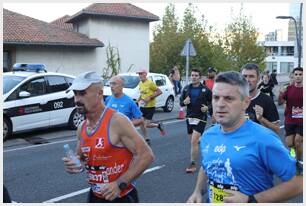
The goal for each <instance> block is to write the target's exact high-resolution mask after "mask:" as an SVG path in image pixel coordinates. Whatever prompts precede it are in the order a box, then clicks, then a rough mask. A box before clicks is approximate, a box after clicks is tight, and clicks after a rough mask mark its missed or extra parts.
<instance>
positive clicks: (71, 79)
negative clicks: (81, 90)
mask: <svg viewBox="0 0 306 206" xmlns="http://www.w3.org/2000/svg"><path fill="white" fill-rule="evenodd" d="M65 80H66V82H67V83H68V85H69V87H70V86H71V85H72V82H73V78H70V77H65Z"/></svg>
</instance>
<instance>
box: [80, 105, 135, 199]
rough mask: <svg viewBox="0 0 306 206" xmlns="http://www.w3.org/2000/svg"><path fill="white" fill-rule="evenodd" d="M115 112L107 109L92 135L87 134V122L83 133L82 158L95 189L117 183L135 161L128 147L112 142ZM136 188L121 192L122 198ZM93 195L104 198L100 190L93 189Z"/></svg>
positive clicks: (89, 180) (131, 187)
mask: <svg viewBox="0 0 306 206" xmlns="http://www.w3.org/2000/svg"><path fill="white" fill-rule="evenodd" d="M114 112H115V110H113V109H110V108H105V111H104V114H102V117H101V119H100V120H99V121H100V122H99V126H98V128H97V129H96V131H95V132H94V133H93V134H92V135H90V136H89V135H88V134H87V133H86V124H85V122H84V123H83V125H82V131H81V140H80V147H81V156H82V159H83V160H84V161H85V168H86V171H87V175H88V183H89V184H90V185H91V186H92V189H93V188H97V187H96V184H103V183H107V182H114V181H116V180H117V179H118V178H119V177H120V176H121V175H122V174H124V173H125V172H126V171H127V170H128V168H129V165H130V163H131V161H132V159H133V155H132V153H131V152H130V151H129V150H128V149H127V148H126V147H118V146H115V145H112V143H111V142H110V136H109V132H110V131H109V130H110V120H111V118H112V115H113V113H114ZM133 188H134V186H133V185H132V184H129V185H128V187H127V188H126V189H124V190H122V191H121V193H120V197H123V196H125V195H126V194H128V193H129V192H130V191H131V190H132V189H133ZM93 194H94V195H95V196H97V197H99V198H104V197H103V196H102V194H101V193H99V189H98V190H95V189H93Z"/></svg>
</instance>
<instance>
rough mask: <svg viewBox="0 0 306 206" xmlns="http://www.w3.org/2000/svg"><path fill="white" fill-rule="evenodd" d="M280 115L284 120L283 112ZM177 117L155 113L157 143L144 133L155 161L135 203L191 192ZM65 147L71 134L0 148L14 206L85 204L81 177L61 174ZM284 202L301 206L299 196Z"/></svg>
mask: <svg viewBox="0 0 306 206" xmlns="http://www.w3.org/2000/svg"><path fill="white" fill-rule="evenodd" d="M279 112H280V114H283V110H282V109H280V110H279ZM177 115H178V107H176V108H175V111H173V112H171V113H163V112H161V111H158V112H157V113H156V115H155V119H157V120H162V119H163V120H166V119H168V120H167V121H165V127H166V130H167V134H166V136H165V137H161V136H160V135H159V131H158V130H157V129H150V130H149V132H150V136H151V138H152V149H153V152H154V154H155V156H156V159H155V161H154V162H153V164H152V165H151V166H150V168H149V169H148V170H146V172H145V173H144V174H143V175H142V176H141V177H140V178H139V179H138V180H137V189H138V192H139V197H140V202H144V203H161V202H164V203H184V202H186V200H187V198H188V197H189V195H190V194H191V192H192V191H193V188H194V185H195V182H196V177H197V174H186V173H185V167H186V166H187V165H188V163H189V150H190V143H189V140H188V137H187V133H186V126H185V120H177V119H176V117H177ZM281 117H282V115H281ZM282 137H283V136H282ZM36 143H38V144H36ZM41 143H44V144H41ZM65 143H69V144H70V146H71V147H75V143H76V141H75V132H74V131H71V130H66V128H63V127H59V128H53V129H49V130H42V131H38V132H31V133H24V134H19V135H16V136H15V138H14V139H12V140H9V141H6V142H5V143H4V151H3V171H4V184H5V185H6V186H7V188H8V190H9V192H10V194H11V196H12V199H13V200H14V201H16V202H25V203H41V202H67V203H68V202H69V203H76V202H86V191H87V188H88V184H87V183H86V181H85V179H86V175H85V173H82V174H78V175H70V174H68V173H66V172H65V171H64V166H63V163H62V161H61V158H62V156H63V155H64V152H63V145H64V144H65ZM275 182H278V180H277V179H276V180H275ZM289 202H303V199H302V195H300V196H298V197H297V198H294V199H292V200H290V201H289Z"/></svg>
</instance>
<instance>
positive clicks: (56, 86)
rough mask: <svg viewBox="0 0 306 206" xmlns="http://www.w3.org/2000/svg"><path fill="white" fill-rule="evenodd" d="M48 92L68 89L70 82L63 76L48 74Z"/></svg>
mask: <svg viewBox="0 0 306 206" xmlns="http://www.w3.org/2000/svg"><path fill="white" fill-rule="evenodd" d="M46 78H47V81H48V93H53V92H61V91H65V90H66V89H68V87H69V84H68V83H67V82H66V80H65V77H63V76H47V77H46Z"/></svg>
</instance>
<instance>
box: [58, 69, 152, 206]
mask: <svg viewBox="0 0 306 206" xmlns="http://www.w3.org/2000/svg"><path fill="white" fill-rule="evenodd" d="M68 90H73V92H74V95H75V96H74V100H75V103H76V105H77V109H78V110H79V112H80V113H83V114H85V115H86V120H84V121H83V122H82V123H81V124H80V126H79V127H78V130H77V138H78V139H77V148H76V151H77V154H78V157H81V160H82V162H83V164H84V166H85V169H86V171H87V180H88V183H89V184H90V186H91V188H90V191H89V195H88V200H87V201H88V202H93V203H97V202H101V203H107V202H114V203H119V202H127V203H133V202H139V200H138V195H137V190H136V188H135V182H134V181H135V179H136V178H137V177H139V176H140V175H141V174H142V173H143V171H145V169H147V168H148V166H149V165H150V164H151V162H152V161H153V158H154V156H153V153H152V150H151V149H150V148H149V147H148V145H147V144H146V143H145V142H144V140H143V139H142V137H141V136H140V135H139V134H138V132H137V131H136V129H135V127H134V126H133V125H132V123H131V121H130V120H129V119H128V118H127V117H126V116H125V115H123V114H121V113H119V112H115V110H113V109H111V108H107V107H105V105H104V102H103V84H102V79H101V77H100V76H99V75H98V74H97V73H96V72H85V73H82V74H80V75H79V76H77V77H76V78H75V79H74V81H73V83H72V85H71V86H70V87H69V88H68ZM122 125H124V126H122ZM62 159H63V161H64V164H65V168H66V171H67V172H69V173H72V174H76V173H80V172H81V171H82V169H81V168H79V167H77V166H76V164H75V163H74V162H73V161H72V160H71V159H69V158H68V157H63V158H62Z"/></svg>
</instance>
